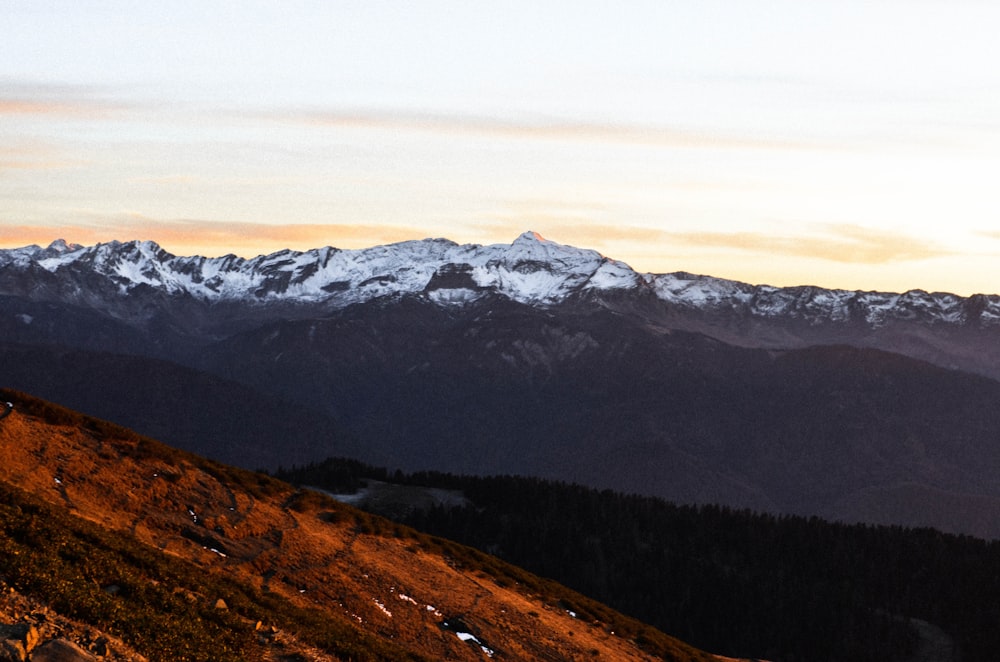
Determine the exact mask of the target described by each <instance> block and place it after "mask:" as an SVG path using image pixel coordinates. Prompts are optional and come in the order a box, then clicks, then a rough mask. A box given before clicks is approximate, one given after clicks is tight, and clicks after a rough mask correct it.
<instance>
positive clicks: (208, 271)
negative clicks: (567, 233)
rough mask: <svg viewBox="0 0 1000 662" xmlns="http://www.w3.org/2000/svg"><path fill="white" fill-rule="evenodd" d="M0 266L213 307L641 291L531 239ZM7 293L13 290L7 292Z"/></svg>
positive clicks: (64, 251)
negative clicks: (217, 303) (404, 297)
mask: <svg viewBox="0 0 1000 662" xmlns="http://www.w3.org/2000/svg"><path fill="white" fill-rule="evenodd" d="M0 269H5V270H35V272H36V273H37V271H38V270H39V269H41V270H44V271H45V272H48V273H50V274H53V275H55V276H66V277H69V278H73V277H74V275H83V274H86V275H87V276H88V278H90V277H91V275H94V276H99V277H101V278H103V279H105V280H106V281H107V282H109V283H113V284H114V285H115V286H116V287H117V289H118V293H120V294H122V295H128V294H131V293H133V292H135V291H136V290H138V289H140V288H153V289H155V290H159V291H161V292H163V293H166V294H170V295H185V294H186V295H190V296H192V297H194V298H196V299H200V300H203V301H207V302H212V301H240V302H252V303H261V304H267V303H273V302H278V301H280V302H289V301H291V302H296V303H325V304H329V305H333V306H336V307H339V306H345V305H350V304H353V303H363V302H365V301H369V300H371V299H374V298H377V297H381V296H386V295H392V294H416V293H420V292H424V293H426V294H427V295H428V296H429V297H430V298H432V299H433V300H435V301H439V302H442V303H451V302H460V301H464V300H468V299H470V298H475V297H476V296H478V295H481V294H482V293H483V292H486V291H494V292H499V293H502V294H503V295H504V296H507V297H509V298H511V299H513V300H515V301H519V302H522V303H531V304H541V305H546V304H553V303H557V302H559V301H561V300H563V299H565V298H566V297H567V296H569V295H570V294H572V293H574V292H579V291H584V290H587V289H615V288H629V287H635V286H636V285H638V284H639V283H640V282H641V278H640V276H639V275H638V274H636V273H635V272H634V271H632V270H631V269H630V268H629V267H628V266H627V265H625V264H623V263H621V262H617V261H615V260H611V259H608V258H605V257H603V256H601V255H600V254H598V253H597V252H596V251H591V250H581V249H577V248H573V247H570V246H563V245H561V244H557V243H554V242H551V241H547V240H545V239H542V238H541V237H540V236H539V235H537V234H534V233H525V234H523V235H521V236H520V237H518V238H517V240H515V241H514V242H513V243H512V244H510V245H493V246H479V245H458V244H456V243H454V242H451V241H448V240H445V239H427V240H423V241H407V242H402V243H398V244H393V245H388V246H377V247H374V248H367V249H362V250H339V249H336V248H332V247H325V248H318V249H313V250H309V251H305V252H298V251H291V250H284V251H279V252H277V253H272V254H271V255H262V256H259V257H256V258H253V259H244V258H239V257H236V256H234V255H228V256H224V257H219V258H205V257H177V256H174V255H171V254H170V253H168V252H166V251H165V250H163V249H162V248H160V247H159V246H158V245H157V244H156V243H154V242H152V241H141V242H140V241H130V242H125V243H120V242H111V243H106V244H98V245H96V246H90V247H83V246H78V245H69V244H66V243H65V242H64V241H61V240H60V241H56V242H53V243H52V244H51V245H50V246H48V247H46V248H41V247H38V246H29V247H26V248H19V249H13V250H8V251H0ZM5 289H7V291H10V290H9V288H5Z"/></svg>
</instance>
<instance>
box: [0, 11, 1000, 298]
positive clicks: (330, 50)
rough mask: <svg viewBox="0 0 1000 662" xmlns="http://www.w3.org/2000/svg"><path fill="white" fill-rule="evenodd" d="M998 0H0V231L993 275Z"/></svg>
mask: <svg viewBox="0 0 1000 662" xmlns="http://www.w3.org/2000/svg"><path fill="white" fill-rule="evenodd" d="M998 25H1000V3H996V2H992V1H985V0H984V1H979V0H951V1H949V2H943V1H940V2H939V1H930V0H866V1H861V0H837V1H826V0H794V1H764V0H697V1H695V0H685V1H679V0H656V1H653V2H640V1H636V2H616V3H612V2H593V1H588V0H576V1H574V2H561V1H558V2H557V1H551V2H546V1H544V0H534V1H530V2H522V1H519V0H513V1H510V2H503V1H493V2H489V3H487V2H469V1H467V0H466V1H455V2H446V1H437V0H427V1H423V2H382V1H379V0H363V1H359V2H354V1H337V0H325V1H317V2H304V1H296V0H289V1H284V2H255V1H253V0H247V1H241V2H235V1H234V2H228V1H227V2H221V1H219V2H213V1H211V0H201V1H198V2H188V1H186V0H172V1H171V2H162V3H149V2H115V1H106V2H96V1H89V0H76V1H65V2H62V1H49V0H33V1H23V2H22V1H20V0H0V247H4V248H11V247H17V246H24V245H28V244H32V243H34V244H40V245H46V244H48V243H49V242H51V241H52V240H54V239H56V238H64V239H66V240H68V241H71V242H76V243H81V244H85V245H90V244H94V243H97V242H104V241H110V240H113V239H118V240H122V241H125V240H130V239H142V240H146V239H150V240H154V241H156V242H158V243H159V244H160V245H161V246H163V247H164V248H165V249H166V250H168V251H170V252H172V253H175V254H177V255H192V254H202V255H209V256H215V255H224V254H228V253H235V254H237V255H243V256H246V257H252V256H255V255H258V254H265V253H270V252H273V251H276V250H280V249H283V248H293V249H297V250H306V249H309V248H314V247H319V246H327V245H331V246H335V247H338V248H363V247H367V246H373V245H378V244H384V243H390V242H396V241H405V240H411V239H423V238H427V237H446V238H449V239H452V240H454V241H457V242H459V243H477V244H491V243H509V242H511V241H513V240H514V239H515V238H516V237H517V236H518V235H519V234H521V233H522V232H525V231H528V230H531V231H535V232H538V233H540V234H541V235H543V236H545V237H546V238H548V239H550V240H553V241H557V242H559V243H564V244H571V245H574V246H579V247H582V248H592V249H595V250H598V251H600V252H601V253H602V254H604V255H607V256H609V257H612V258H615V259H619V260H622V261H624V262H626V263H628V264H629V265H630V266H632V267H633V268H634V269H636V270H638V271H642V272H653V273H667V272H673V271H688V272H693V273H702V274H710V275H714V276H718V277H724V278H732V279H735V280H740V281H744V282H749V283H754V284H765V283H766V284H771V285H776V286H790V285H817V286H822V287H832V288H843V289H859V290H881V291H905V290H909V289H925V290H928V291H946V292H954V293H956V294H961V295H970V294H973V293H1000V186H998V182H997V177H998V175H1000V66H997V63H998V62H1000V39H997V37H996V29H997V26H998Z"/></svg>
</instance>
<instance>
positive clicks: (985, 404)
mask: <svg viewBox="0 0 1000 662" xmlns="http://www.w3.org/2000/svg"><path fill="white" fill-rule="evenodd" d="M204 361H205V367H206V369H208V370H210V371H213V372H218V373H221V374H225V375H226V376H227V377H229V378H232V379H234V380H238V381H242V382H244V383H247V384H249V385H252V386H253V387H254V388H256V389H261V390H263V389H265V388H271V389H274V390H275V391H276V392H277V393H279V394H280V395H281V397H283V398H286V399H289V400H294V401H297V402H302V403H305V404H308V405H310V406H313V407H317V408H324V410H325V411H326V412H327V413H328V414H329V415H331V416H333V417H335V418H336V419H337V420H338V421H339V422H341V423H342V424H343V425H344V426H345V427H346V428H347V429H348V430H349V431H350V432H351V433H352V434H353V435H355V436H356V437H357V438H359V439H363V440H366V442H367V443H366V445H365V447H364V449H363V450H362V452H361V454H360V455H359V456H358V457H360V458H361V459H364V460H366V461H369V462H372V463H375V464H383V465H388V466H393V467H401V468H403V469H406V470H420V469H438V470H443V471H451V472H461V473H477V474H483V473H512V474H521V475H534V476H542V477H549V478H557V479H562V480H571V481H577V482H581V483H583V484H587V485H592V486H596V487H610V488H614V489H617V490H622V491H626V492H640V493H644V494H653V495H658V496H662V497H665V498H668V499H671V500H676V501H680V502H692V503H713V502H718V503H725V504H729V505H734V506H738V507H751V508H755V509H761V510H767V511H771V512H792V513H802V514H820V515H824V516H828V517H838V518H844V519H847V520H854V519H863V520H867V521H872V520H874V521H891V522H896V523H904V524H911V525H934V526H938V527H942V528H944V529H945V530H950V531H963V532H970V533H977V534H979V535H984V536H1000V481H998V480H997V478H996V476H998V475H1000V444H997V443H996V440H997V439H998V438H1000V410H998V409H997V408H996V407H995V403H996V402H998V401H1000V383H997V382H995V381H993V380H990V379H987V378H982V377H975V376H971V375H968V374H965V373H961V372H956V371H949V370H944V369H941V368H937V367H934V366H932V365H929V364H926V363H922V362H919V361H915V360H913V359H907V358H904V357H901V356H896V355H892V354H887V353H884V352H880V351H875V350H862V349H854V348H848V347H828V348H813V349H806V350H795V351H785V352H777V351H766V350H759V349H745V348H738V347H733V346H730V345H725V344H723V343H720V342H718V341H716V340H713V339H710V338H708V337H705V336H703V335H700V334H694V333H686V332H679V331H667V330H663V329H660V328H655V327H651V326H649V325H648V324H646V323H644V322H637V321H636V320H635V319H634V318H629V317H625V316H622V315H618V314H615V313H613V312H610V311H608V310H606V309H592V308H590V309H585V310H584V311H583V312H581V311H580V310H579V309H577V310H548V311H539V310H537V309H534V308H531V307H528V306H524V305H521V304H516V303H513V302H510V301H506V300H500V299H496V300H489V301H481V302H480V303H479V304H478V305H477V306H475V307H469V306H466V307H463V308H460V309H457V308H456V309H442V308H440V307H437V306H433V305H430V304H427V303H423V302H421V301H419V300H415V299H411V300H404V301H391V302H388V301H387V302H384V305H380V306H372V305H368V306H358V307H355V308H349V309H347V310H345V311H343V312H342V313H339V314H338V315H335V316H332V317H330V318H327V319H324V320H311V321H301V322H286V323H282V324H280V325H274V326H270V327H267V328H264V329H261V330H260V331H257V332H253V333H248V334H242V335H239V336H236V337H234V338H232V339H229V340H227V341H225V342H223V343H220V344H218V345H216V346H214V347H213V348H212V350H211V354H210V355H207V356H206V357H205V359H204ZM900 494H915V495H920V498H919V500H917V501H915V502H914V503H913V505H912V507H911V506H910V505H908V500H907V499H906V498H900V496H899V495H900Z"/></svg>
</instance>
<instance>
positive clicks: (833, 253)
mask: <svg viewBox="0 0 1000 662" xmlns="http://www.w3.org/2000/svg"><path fill="white" fill-rule="evenodd" d="M821 229H822V230H823V234H822V235H820V236H812V235H809V236H807V235H796V236H781V235H775V234H769V233H762V232H677V233H673V232H668V233H664V239H666V240H667V241H669V242H673V243H675V244H684V245H687V246H692V247H699V248H727V249H738V250H741V251H746V252H751V253H760V254H766V255H773V256H789V257H803V258H815V259H821V260H829V261H833V262H841V263H848V264H868V265H877V264H889V263H897V262H907V261H914V260H925V259H929V258H936V257H945V256H950V255H953V254H954V253H953V251H950V250H947V249H944V248H942V247H940V246H938V245H935V244H933V243H931V242H928V241H925V240H922V239H918V238H916V237H912V236H910V235H907V234H903V233H897V232H890V231H886V230H875V229H872V228H866V227H861V226H858V225H852V224H827V225H824V226H822V227H821Z"/></svg>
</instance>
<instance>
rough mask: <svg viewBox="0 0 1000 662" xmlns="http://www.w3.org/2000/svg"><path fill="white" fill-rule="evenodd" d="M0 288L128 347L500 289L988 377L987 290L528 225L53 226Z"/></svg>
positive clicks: (2, 263)
mask: <svg viewBox="0 0 1000 662" xmlns="http://www.w3.org/2000/svg"><path fill="white" fill-rule="evenodd" d="M0 297H13V298H16V299H17V300H18V301H19V302H20V303H19V304H17V305H14V304H13V303H12V301H13V299H8V300H7V305H6V306H5V308H6V309H7V310H6V312H7V314H8V318H7V326H8V328H9V329H10V332H9V334H8V337H10V338H14V339H17V338H19V337H22V336H24V335H28V336H30V337H33V338H34V337H37V335H38V334H39V333H40V332H41V330H40V326H41V324H40V323H39V324H35V326H34V327H33V328H28V327H29V326H30V325H31V322H32V321H33V320H36V319H37V320H39V322H41V321H43V320H44V319H45V318H46V310H49V309H47V308H45V307H44V306H45V305H50V306H51V305H56V306H70V307H72V308H73V309H74V310H75V311H76V314H79V315H84V316H89V317H88V319H87V320H86V321H82V320H81V321H79V322H78V323H77V325H78V326H80V327H81V328H86V329H87V330H88V331H87V332H88V334H89V335H90V336H94V337H97V338H99V339H101V338H103V339H105V340H100V341H94V342H89V344H88V343H83V344H84V345H85V346H88V347H91V348H93V347H100V343H102V342H106V339H107V338H111V337H115V338H118V339H119V340H118V341H117V342H121V343H124V346H129V342H131V341H129V340H128V339H123V334H124V335H128V332H127V331H123V330H122V328H120V327H121V326H122V325H124V326H125V327H128V328H129V329H132V330H136V329H138V330H141V332H142V333H143V334H145V335H146V337H147V340H143V341H141V342H148V338H149V337H153V338H154V340H153V342H154V344H155V345H156V346H157V347H160V348H161V349H163V348H165V347H167V346H170V345H174V346H190V345H199V344H203V343H204V342H205V341H206V340H210V341H214V340H218V339H220V338H223V337H226V336H229V335H231V334H233V333H236V332H240V331H246V330H249V329H252V328H256V327H257V326H259V325H261V324H264V323H269V322H273V321H276V320H281V319H308V318H312V317H321V316H324V315H328V314H332V313H333V312H336V311H338V310H343V309H345V308H347V307H349V306H352V305H357V304H367V303H372V302H380V305H383V304H385V303H386V302H387V301H392V300H397V299H400V298H412V299H418V300H421V301H423V302H425V303H430V304H432V305H437V306H441V307H444V308H448V309H455V308H456V307H457V308H461V307H467V306H469V305H472V304H473V303H474V302H477V301H480V300H485V299H489V298H491V297H499V298H501V299H505V300H509V301H512V302H516V303H518V304H522V305H526V306H529V307H531V308H533V309H536V310H554V309H558V308H562V307H565V306H581V305H583V306H600V307H602V308H605V309H611V310H614V311H616V312H618V313H620V314H623V315H627V316H630V317H633V318H637V319H642V320H645V321H646V322H647V323H648V324H650V325H651V328H658V329H661V330H669V329H680V330H687V331H695V332H699V333H704V334H706V335H709V336H711V337H714V338H717V339H719V340H722V341H724V342H727V343H731V344H737V345H741V346H749V347H766V348H772V349H788V348H798V347H806V346H812V345H818V344H847V345H853V346H858V347H876V348H880V349H886V350H888V351H893V352H897V353H902V354H905V355H908V356H912V357H915V358H920V359H923V360H927V361H931V362H933V363H936V364H938V365H941V366H944V367H949V368H953V367H954V368H961V369H965V370H969V371H972V372H977V373H980V374H985V375H989V376H991V377H994V378H1000V343H998V342H997V340H998V338H1000V297H998V296H996V295H975V296H972V297H959V296H955V295H953V294H947V293H928V292H924V291H921V290H911V291H909V292H905V293H886V292H864V291H851V290H830V289H823V288H818V287H809V286H803V287H787V288H779V287H772V286H768V285H750V284H746V283H740V282H735V281H730V280H724V279H719V278H713V277H711V276H699V275H692V274H689V273H684V272H676V273H668V274H650V273H637V272H636V271H634V270H633V269H631V268H630V267H629V266H628V265H626V264H625V263H623V262H620V261H617V260H614V259H611V258H608V257H604V256H602V255H601V254H599V253H598V252H596V251H593V250H587V249H581V248H576V247H573V246H567V245H563V244H559V243H556V242H553V241H549V240H546V239H544V238H542V237H541V236H539V235H538V234H536V233H533V232H526V233H524V234H522V235H521V236H519V237H517V239H515V240H514V241H513V242H512V243H511V244H494V245H486V246H482V245H477V244H465V245H460V244H456V243H455V242H452V241H449V240H446V239H425V240H421V241H407V242H402V243H397V244H390V245H386V246H376V247H373V248H366V249H360V250H341V249H337V248H332V247H325V248H317V249H313V250H309V251H304V252H299V251H291V250H284V251H279V252H277V253H272V254H270V255H262V256H258V257H255V258H252V259H245V258H241V257H237V256H235V255H227V256H224V257H217V258H207V257H201V256H193V257H179V256H175V255H172V254H170V253H168V252H167V251H165V250H163V249H162V248H160V247H159V246H158V245H157V244H156V243H154V242H151V241H129V242H110V243H106V244H98V245H96V246H87V247H85V246H79V245H75V244H67V243H66V242H64V241H62V240H59V241H55V242H53V243H52V244H51V245H49V246H47V247H44V248H43V247H40V246H28V247H24V248H17V249H10V250H0ZM3 312H4V310H2V309H0V320H2V319H3V316H2V313H3ZM94 315H96V316H98V317H99V318H100V321H99V322H97V321H94V319H92V318H93V316H94ZM18 323H19V324H18ZM95 324H96V325H97V327H99V328H97V327H95ZM50 326H52V329H53V330H52V334H54V338H53V339H54V340H57V341H58V342H66V341H67V338H66V336H67V335H68V334H70V335H71V331H68V330H67V329H66V328H65V325H59V324H55V323H54V322H53V323H52V324H51V325H50ZM43 335H44V333H43ZM135 342H140V341H138V340H137V341H135ZM71 344H77V343H75V342H73V343H71ZM160 355H161V356H167V357H169V356H171V353H170V352H169V351H167V350H165V349H163V351H161V352H160Z"/></svg>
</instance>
